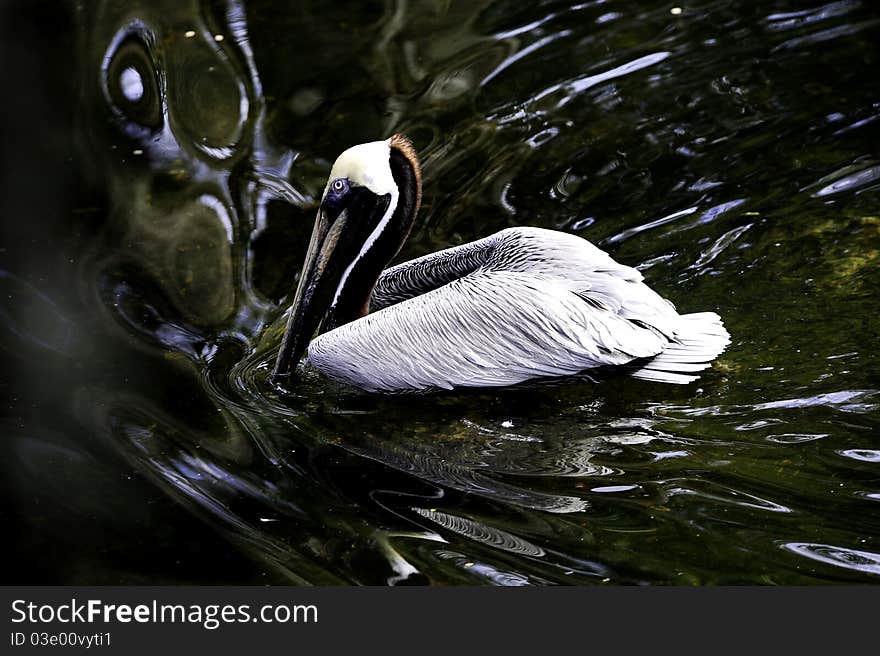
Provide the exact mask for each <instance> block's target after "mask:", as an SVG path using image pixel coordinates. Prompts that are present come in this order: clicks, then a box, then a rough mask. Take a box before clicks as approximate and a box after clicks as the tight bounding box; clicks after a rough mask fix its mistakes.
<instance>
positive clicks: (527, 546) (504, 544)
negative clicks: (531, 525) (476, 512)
mask: <svg viewBox="0 0 880 656" xmlns="http://www.w3.org/2000/svg"><path fill="white" fill-rule="evenodd" d="M412 510H413V512H415V513H417V514H419V515H421V516H422V517H425V518H426V519H430V520H431V521H433V522H436V523H437V524H439V525H440V526H442V527H443V528H446V529H448V530H450V531H452V532H454V533H458V534H459V535H463V536H465V537H467V538H470V539H471V540H475V541H477V542H482V543H483V544H488V545H489V546H490V547H496V548H498V549H502V550H504V551H509V552H511V553H516V554H522V555H524V556H535V557H540V556H543V555H544V550H543V549H542V548H541V547H539V546H537V545H534V544H532V543H531V542H529V541H527V540H524V539H522V538H520V537H517V536H516V535H513V534H512V533H508V532H507V531H503V530H501V529H500V528H495V527H493V526H487V525H486V524H482V523H480V522H475V521H474V520H472V519H467V518H466V517H459V516H457V515H451V514H449V513H445V512H440V511H439V510H433V509H429V508H412Z"/></svg>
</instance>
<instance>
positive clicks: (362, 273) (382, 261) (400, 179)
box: [321, 135, 422, 332]
mask: <svg viewBox="0 0 880 656" xmlns="http://www.w3.org/2000/svg"><path fill="white" fill-rule="evenodd" d="M391 175H392V176H393V177H394V182H395V183H396V184H397V188H398V190H399V195H398V198H397V207H395V208H394V212H393V214H392V215H391V218H390V220H389V221H388V223H387V224H386V225H385V227H384V229H383V230H382V232H381V233H379V235H378V236H377V237H376V240H375V241H374V242H373V243H372V245H371V246H370V247H369V248H368V249H367V250H366V251H365V252H362V253H360V255H359V257H358V259H357V260H356V261H355V263H354V266H353V267H352V268H351V271H349V274H348V276H347V278H346V280H345V282H344V286H343V287H342V289H341V290H340V292H339V296H338V298H337V299H336V303H335V304H334V306H333V307H332V308H331V309H330V312H329V314H328V315H327V318H326V319H325V320H324V323H323V324H322V326H321V332H327V331H329V330H333V329H334V328H337V327H339V326H342V325H344V324H346V323H349V322H351V321H354V320H356V319H360V318H361V317H363V316H365V315H367V314H368V313H369V311H370V296H371V294H372V293H373V287H375V285H376V281H377V280H378V279H379V274H381V273H382V271H383V269H385V267H386V266H388V263H389V262H391V260H392V259H394V257H395V256H396V255H397V253H398V252H399V251H400V248H401V247H402V246H403V244H404V242H406V239H407V237H408V236H409V233H410V230H411V229H412V226H413V223H414V222H415V218H416V214H417V213H418V211H419V205H420V204H421V197H422V181H421V172H420V170H419V165H418V160H417V159H415V152H414V151H413V150H412V145H410V143H409V141H408V140H406V139H405V138H403V137H399V136H398V135H395V136H394V137H392V138H391Z"/></svg>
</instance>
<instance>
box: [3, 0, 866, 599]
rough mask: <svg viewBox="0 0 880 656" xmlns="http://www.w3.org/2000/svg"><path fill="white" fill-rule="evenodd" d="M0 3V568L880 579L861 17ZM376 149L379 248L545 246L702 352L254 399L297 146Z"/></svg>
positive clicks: (862, 5) (310, 162)
mask: <svg viewBox="0 0 880 656" xmlns="http://www.w3.org/2000/svg"><path fill="white" fill-rule="evenodd" d="M3 7H4V8H3V15H2V20H0V31H2V34H0V37H2V38H0V43H2V48H3V49H4V52H3V53H2V57H0V61H3V62H4V68H7V69H8V74H7V75H6V76H5V85H4V86H5V90H4V95H5V97H6V100H5V101H4V103H3V105H4V108H3V111H4V112H5V115H4V117H3V127H2V131H3V134H2V135H0V136H2V137H3V144H4V145H3V148H2V151H0V152H2V153H3V163H2V169H0V170H2V173H0V174H2V200H0V212H2V225H3V243H2V244H0V285H2V294H0V331H2V346H3V349H2V361H3V371H4V372H6V373H5V375H4V377H3V381H2V389H3V398H4V401H3V406H2V407H3V409H4V411H3V418H2V445H3V448H2V453H0V456H2V458H0V463H2V464H0V468H2V477H3V484H4V486H5V488H6V490H5V491H4V493H3V524H4V530H3V533H4V535H5V541H6V543H7V548H8V549H11V550H12V552H13V553H12V554H11V555H10V556H7V557H6V558H4V559H3V566H4V570H5V574H4V582H7V583H10V582H30V583H37V582H40V583H44V582H45V583H49V582H52V583H164V582H176V583H183V582H194V583H306V582H307V583H315V584H334V583H358V584H386V583H392V584H399V583H410V584H412V583H417V584H421V583H432V584H501V585H520V584H587V585H589V584H603V583H604V584H642V583H646V584H813V583H822V584H825V583H876V582H880V433H878V429H880V360H878V355H877V354H878V347H877V344H878V332H880V318H878V314H880V300H878V290H880V269H878V265H880V149H878V144H880V120H878V119H880V76H877V74H876V73H877V70H878V50H880V49H878V45H877V44H878V43H880V14H878V12H877V11H876V10H875V9H874V5H873V3H871V2H868V1H867V0H865V1H863V2H858V1H855V0H853V1H849V0H842V1H839V2H831V3H828V4H821V3H819V2H794V1H791V2H782V1H778V2H755V3H751V2H749V3H745V2H743V3H725V2H702V3H690V4H687V5H682V11H681V12H680V13H678V12H675V11H673V8H674V7H675V4H674V3H642V2H640V3H634V2H632V3H631V2H614V1H608V2H586V3H582V4H577V5H568V4H564V3H552V2H529V3H521V2H460V3H449V2H440V1H435V2H430V1H428V2H405V1H404V0H400V1H399V2H392V1H390V0H389V1H388V2H386V3H382V2H372V3H332V4H330V3H318V2H292V1H291V2H281V1H277V0H276V1H269V0H260V1H257V0H253V1H251V2H234V1H233V0H228V1H226V2H223V1H219V0H218V1H216V2H203V3H199V2H195V1H194V0H191V1H190V2H177V1H174V2H172V1H171V0H168V1H164V2H154V1H152V0H151V1H150V2H147V1H146V0H144V1H143V2H122V1H121V0H120V1H115V2H111V1H107V2H99V1H97V0H96V1H94V2H84V3H72V4H69V5H64V4H57V3H34V2H27V3H25V2H21V3H14V4H10V3H5V4H4V5H3ZM395 131H401V132H405V133H407V134H409V135H410V136H411V137H412V138H413V140H414V142H415V144H416V147H417V148H418V150H419V152H420V155H421V158H422V162H423V168H424V178H425V200H424V209H423V212H422V218H421V222H420V225H419V228H418V229H417V231H416V232H415V234H414V235H413V237H412V239H411V240H410V242H409V243H408V245H407V246H406V247H405V250H404V252H403V253H402V254H401V257H402V258H408V257H412V256H417V255H420V254H424V253H426V252H429V251H432V250H435V249H438V248H441V247H446V246H450V245H454V244H458V243H461V242H464V241H468V240H471V239H475V238H478V237H481V236H484V235H487V234H490V233H491V232H493V231H496V230H498V229H501V228H503V227H507V226H514V225H535V226H543V227H550V228H557V229H561V230H567V231H570V232H574V233H576V234H579V235H581V236H583V237H586V238H588V239H590V240H592V241H593V242H595V243H597V244H599V245H600V246H602V247H603V248H605V249H606V250H608V251H609V252H610V253H611V254H612V255H613V256H614V257H615V258H616V259H618V260H619V261H622V262H624V263H627V264H631V265H637V266H638V267H639V268H640V269H641V270H642V271H643V272H644V274H645V276H646V278H647V280H648V282H649V283H650V284H651V285H652V286H653V287H654V288H655V289H657V290H658V291H660V292H661V293H662V294H664V295H665V296H667V297H669V298H670V299H672V300H673V301H674V302H675V303H676V304H677V305H678V308H679V310H680V311H682V312H691V311H702V310H716V311H718V312H719V313H720V314H721V315H722V316H723V317H724V319H725V322H726V324H727V326H728V328H729V330H730V332H731V334H732V337H733V342H732V344H731V346H730V348H729V349H728V351H727V352H726V353H725V354H724V355H723V356H722V357H721V358H720V360H719V362H718V363H717V366H716V367H715V369H714V370H713V371H711V372H710V373H708V374H707V375H705V376H704V377H703V379H702V380H701V381H699V382H698V383H694V384H692V385H689V386H684V387H678V386H664V385H660V384H652V383H646V382H639V381H635V380H632V379H628V378H619V377H618V378H611V379H609V380H606V381H604V382H601V383H598V384H587V383H583V382H571V381H565V382H554V383H548V384H545V385H541V386H535V387H531V388H525V389H513V390H500V391H498V390H493V391H471V392H467V393H445V394H440V395H431V396H422V397H382V396H375V395H368V394H362V393H359V392H357V391H353V390H349V389H342V388H338V387H334V386H333V385H331V384H329V383H328V382H326V381H325V380H322V379H320V378H318V377H317V376H307V377H306V379H305V381H304V383H303V384H302V385H301V386H300V387H297V388H295V389H294V390H292V391H284V390H279V389H275V388H273V387H271V386H269V385H268V384H267V382H266V375H267V369H268V367H269V363H270V360H271V359H272V358H273V357H274V350H275V349H276V348H277V346H278V341H279V337H280V332H279V331H280V325H281V324H280V319H281V314H282V312H283V310H284V308H285V300H289V297H288V294H289V293H290V291H291V289H292V287H293V285H294V284H295V281H296V275H297V272H298V267H299V265H300V262H301V259H302V256H303V253H304V251H305V242H306V240H307V237H308V234H309V232H310V230H311V223H312V219H313V216H314V203H315V197H316V195H317V194H320V191H321V189H322V188H323V185H324V182H325V177H326V175H327V173H328V171H329V167H330V164H331V163H332V161H333V159H334V158H335V157H336V155H337V154H338V153H339V152H341V151H342V150H343V149H345V148H346V147H348V146H350V145H352V144H355V143H359V142H363V141H371V140H375V139H379V138H383V137H386V136H388V135H389V134H391V133H392V132H395Z"/></svg>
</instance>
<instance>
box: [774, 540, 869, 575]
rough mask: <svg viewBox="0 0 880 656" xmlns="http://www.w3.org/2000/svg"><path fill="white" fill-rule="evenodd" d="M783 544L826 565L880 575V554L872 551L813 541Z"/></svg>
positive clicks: (788, 548) (799, 554)
mask: <svg viewBox="0 0 880 656" xmlns="http://www.w3.org/2000/svg"><path fill="white" fill-rule="evenodd" d="M781 546H782V548H783V549H787V550H788V551H791V552H792V553H795V554H797V555H798V556H804V557H805V558H809V559H811V560H816V561H819V562H820V563H825V564H826V565H834V566H835V567H843V568H846V569H850V570H854V571H857V572H863V573H865V574H877V575H880V554H877V553H873V552H871V551H859V550H857V549H847V548H846V547H838V546H835V545H832V544H815V543H812V542H788V543H786V544H783V545H781Z"/></svg>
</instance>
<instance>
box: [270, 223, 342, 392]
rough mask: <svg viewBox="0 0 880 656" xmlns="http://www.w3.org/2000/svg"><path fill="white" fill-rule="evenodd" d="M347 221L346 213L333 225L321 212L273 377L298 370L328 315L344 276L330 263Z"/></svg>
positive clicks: (310, 242) (313, 231)
mask: <svg viewBox="0 0 880 656" xmlns="http://www.w3.org/2000/svg"><path fill="white" fill-rule="evenodd" d="M346 220H347V216H346V211H345V210H343V211H342V213H340V215H339V216H338V217H337V218H336V220H335V221H332V222H331V221H330V219H329V217H328V216H327V214H326V211H325V209H324V207H323V206H322V207H321V208H319V209H318V216H317V218H316V219H315V227H314V229H313V230H312V238H311V240H310V241H309V250H308V252H307V253H306V259H305V263H304V264H303V269H302V273H301V274H300V278H299V285H298V286H297V288H296V296H295V298H294V301H293V306H292V307H291V311H290V317H289V318H288V320H287V328H286V329H285V331H284V339H283V341H282V342H281V349H280V350H279V351H278V359H277V360H276V361H275V369H274V371H273V372H272V377H273V378H276V377H278V376H287V375H290V374H291V373H292V372H293V371H294V370H295V369H296V365H297V363H298V362H299V360H300V358H301V357H302V356H303V353H305V350H306V347H307V346H308V344H309V341H310V340H311V339H312V335H314V334H315V331H316V330H317V329H318V325H319V324H320V323H321V320H322V319H323V318H324V315H325V314H326V313H327V308H328V307H329V305H330V300H331V297H332V294H333V293H334V291H335V289H336V285H338V284H339V280H338V278H339V277H340V276H339V275H335V272H333V271H330V270H329V268H328V263H329V262H330V259H331V255H332V254H333V251H334V249H335V248H336V246H337V244H338V243H339V237H340V234H341V233H342V230H343V228H344V226H345V223H346ZM330 268H332V267H330Z"/></svg>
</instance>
